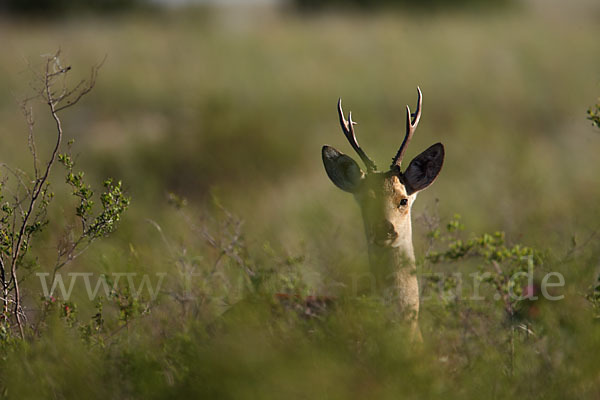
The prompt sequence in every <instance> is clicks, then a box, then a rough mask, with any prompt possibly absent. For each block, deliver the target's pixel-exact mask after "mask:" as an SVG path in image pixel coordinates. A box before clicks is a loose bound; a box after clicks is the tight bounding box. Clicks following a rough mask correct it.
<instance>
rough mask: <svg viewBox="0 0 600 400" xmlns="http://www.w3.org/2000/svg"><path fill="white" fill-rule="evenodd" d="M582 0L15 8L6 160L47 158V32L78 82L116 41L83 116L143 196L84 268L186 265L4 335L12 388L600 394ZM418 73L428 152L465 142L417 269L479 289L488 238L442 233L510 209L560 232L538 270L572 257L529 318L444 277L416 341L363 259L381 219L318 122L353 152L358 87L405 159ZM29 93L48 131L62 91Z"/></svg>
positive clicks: (36, 258) (588, 26) (244, 393)
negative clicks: (336, 161)
mask: <svg viewBox="0 0 600 400" xmlns="http://www.w3.org/2000/svg"><path fill="white" fill-rule="evenodd" d="M571 3H572V4H569V6H566V5H563V4H562V3H561V2H558V1H556V2H548V3H543V4H542V2H528V3H525V4H523V5H521V6H517V7H514V8H511V9H507V10H502V11H495V12H494V13H483V12H481V13H468V12H464V13H461V12H455V13H450V14H446V13H434V14H426V13H419V14H417V15H410V14H402V13H375V14H370V15H361V14H356V13H342V14H339V15H334V14H333V13H327V14H325V15H308V16H306V15H305V16H298V15H294V14H292V13H288V12H280V11H276V10H272V9H269V8H265V9H262V8H255V9H249V10H247V9H244V10H237V9H231V8H229V9H225V10H212V9H208V8H203V9H199V10H191V11H181V10H180V11H177V10H174V11H169V12H167V13H166V14H160V15H157V14H152V13H151V14H134V15H121V16H116V17H112V18H110V19H108V18H105V19H99V18H92V17H72V18H69V19H62V20H60V19H59V20H52V21H46V20H13V19H9V18H8V17H5V18H4V19H3V20H1V21H0V39H1V41H2V44H3V45H2V47H3V51H2V57H0V92H1V94H2V95H1V96H0V120H1V121H2V123H0V161H1V162H3V163H6V164H8V165H11V166H14V167H18V168H21V169H24V170H27V171H29V168H30V165H31V163H30V155H29V153H28V150H27V125H26V123H25V119H24V117H23V115H22V114H21V112H20V109H19V106H18V104H17V103H18V100H19V99H21V98H24V97H26V96H27V95H28V94H29V93H30V90H29V89H28V88H29V82H30V81H31V80H32V72H31V71H39V70H40V68H41V66H42V64H43V59H42V58H41V57H40V55H44V54H49V53H53V52H55V51H56V50H57V49H58V48H60V49H61V57H62V58H61V60H63V62H64V63H65V64H69V65H71V66H72V67H73V70H72V75H73V81H74V82H76V81H77V78H78V77H85V76H87V74H88V72H89V68H90V67H91V66H92V65H94V64H95V63H98V62H100V61H101V60H102V59H103V58H104V57H105V56H106V60H105V62H104V65H103V66H102V68H101V70H100V74H99V78H98V81H97V84H96V87H95V88H94V89H93V91H92V92H91V93H90V94H89V95H87V96H86V97H85V98H84V99H83V100H82V101H81V102H80V103H79V104H77V105H76V106H75V107H73V108H71V109H68V110H65V112H64V114H63V123H64V127H65V135H66V136H67V137H68V138H74V139H75V143H74V145H73V149H72V152H73V155H74V156H76V159H77V167H76V168H77V169H78V170H83V171H85V172H86V177H87V180H88V182H89V183H90V184H92V187H93V188H94V189H97V190H99V189H100V188H101V183H102V180H103V179H104V178H105V177H109V176H110V177H114V178H115V179H120V180H122V181H123V184H124V187H125V188H126V190H127V193H128V194H129V195H130V196H131V206H130V208H129V210H127V212H126V213H125V215H124V217H123V219H122V221H121V222H120V225H119V229H118V230H117V232H115V234H113V235H111V236H110V237H108V238H106V239H103V240H102V241H99V242H97V243H94V245H93V246H91V247H90V249H89V250H88V251H87V252H86V253H85V254H84V255H82V256H81V257H80V258H78V259H77V260H75V261H74V262H73V263H72V264H70V265H69V266H68V267H67V268H66V269H64V270H62V271H61V272H62V273H63V276H64V279H65V280H66V279H67V274H68V273H69V272H71V273H73V272H81V273H93V274H94V275H93V276H92V279H93V280H94V282H95V279H97V278H98V277H99V276H100V274H106V275H108V276H113V277H114V274H123V273H136V274H138V275H136V276H135V279H138V278H140V277H141V276H142V275H143V274H148V276H149V277H150V278H151V281H152V283H153V284H154V283H156V282H158V279H159V277H160V276H163V275H157V274H165V275H164V280H163V281H162V286H161V291H160V294H159V295H158V296H157V297H156V299H154V300H152V299H150V297H151V296H148V295H144V296H142V297H141V298H139V299H132V298H131V297H127V296H125V297H121V298H113V299H104V300H103V302H104V304H103V307H104V308H103V310H102V316H101V319H102V320H103V322H102V324H94V321H95V320H94V319H93V316H94V315H96V313H97V312H98V310H97V308H96V307H97V305H98V304H97V303H98V302H97V301H90V300H89V299H88V296H87V295H86V289H85V286H84V284H83V281H81V280H80V281H79V282H78V283H76V284H75V285H74V289H73V296H72V298H71V299H70V302H69V303H68V307H70V310H71V311H65V304H66V303H63V302H62V300H64V299H61V298H60V297H61V296H60V295H58V296H57V297H59V299H58V300H57V303H56V304H54V303H53V304H54V305H50V309H51V312H49V313H48V316H47V318H46V319H45V320H44V323H43V324H41V325H39V326H41V328H39V329H38V330H36V331H35V334H34V333H30V336H31V337H30V339H28V340H27V341H25V342H20V341H17V342H16V343H12V341H11V342H10V343H9V342H8V341H7V342H6V343H5V342H2V346H3V348H2V352H0V354H1V355H2V358H1V359H0V360H1V361H0V368H1V370H2V372H1V373H0V388H2V389H3V390H2V393H3V396H5V397H6V398H14V399H26V398H42V397H44V398H57V399H62V398H82V397H85V398H145V399H147V398H184V397H185V398H231V399H240V398H286V397H287V398H323V399H335V398H339V399H348V398H357V399H358V398H436V397H441V396H444V398H447V399H453V398H456V399H465V398H481V397H486V398H488V397H489V398H494V399H502V398H511V399H512V398H515V397H526V398H544V399H552V398H557V399H563V398H597V397H598V396H599V395H600V366H599V364H598V361H597V356H596V354H598V351H599V350H600V326H599V325H598V323H597V318H598V316H599V313H600V311H599V309H598V308H594V303H593V302H590V301H588V300H586V295H587V294H589V293H591V291H590V290H591V289H590V288H591V287H592V286H593V285H594V283H595V282H596V279H597V276H598V272H599V271H598V268H599V260H600V245H599V242H598V237H600V236H598V235H596V232H597V231H598V229H600V208H599V207H598V204H599V203H600V185H599V184H598V183H599V178H598V171H599V170H600V158H599V157H598V150H599V149H600V130H598V129H597V128H595V127H593V126H592V124H591V123H590V122H589V121H587V120H586V110H587V109H588V107H589V106H590V105H592V104H595V103H596V102H597V98H598V96H600V52H598V37H600V25H598V23H597V21H598V17H600V7H598V5H597V4H595V3H594V2H593V1H585V0H580V1H573V2H571ZM417 86H420V88H421V89H422V91H423V96H424V105H423V117H422V120H421V123H420V126H419V130H418V132H417V133H416V135H415V138H414V140H413V141H412V142H411V147H410V148H409V150H408V155H407V158H409V159H410V158H412V157H413V156H414V155H416V154H418V153H419V152H421V151H422V150H424V149H425V148H426V147H428V146H429V145H430V144H433V143H435V142H438V141H441V142H443V143H444V144H445V146H446V161H445V165H444V168H443V170H442V173H441V175H440V177H439V179H438V180H437V181H436V183H435V184H434V185H433V186H432V187H431V188H429V189H428V190H426V191H425V192H424V193H422V194H420V196H419V200H418V202H417V204H416V206H415V208H414V209H413V220H414V230H415V232H414V237H415V250H416V254H417V259H418V262H419V268H420V271H423V272H432V271H434V272H439V273H442V274H445V276H450V275H451V274H452V273H460V274H463V276H464V277H465V282H464V284H465V286H467V288H466V289H465V291H466V293H470V292H469V290H470V289H468V286H469V281H468V279H470V278H466V277H467V276H468V274H469V273H471V272H473V271H476V270H477V269H478V267H483V268H486V262H485V259H484V258H481V257H479V258H478V257H472V258H468V259H459V260H457V261H454V262H452V261H446V262H443V263H440V264H435V263H431V262H430V261H429V260H428V259H426V258H425V254H426V252H427V251H430V250H431V248H432V246H433V248H435V249H438V250H440V249H441V250H443V249H445V248H447V247H448V245H449V243H450V241H451V240H456V239H457V238H469V237H473V236H476V235H481V234H483V233H485V232H490V233H491V232H495V231H504V232H506V239H507V242H508V243H510V244H521V245H523V246H530V247H532V248H535V249H537V250H538V251H539V253H540V254H541V257H540V260H541V261H540V262H539V263H538V264H537V265H536V279H539V278H540V277H541V276H543V275H544V274H545V273H548V272H559V273H561V274H562V275H563V276H564V280H565V285H564V287H562V288H556V293H555V294H560V295H564V299H562V300H560V301H540V302H539V303H536V305H535V310H536V311H535V313H533V314H532V313H529V314H528V313H527V312H526V310H527V308H526V307H527V305H522V307H523V309H522V312H521V313H520V314H519V315H517V316H515V317H514V318H512V319H510V320H507V318H506V315H505V313H504V312H503V309H502V304H500V302H498V301H494V300H493V299H492V296H491V294H492V293H493V290H492V289H491V288H490V287H486V288H484V289H483V290H484V292H485V293H487V294H488V295H487V296H485V297H486V300H484V301H469V300H468V299H449V298H447V297H444V296H440V295H439V294H440V293H438V292H436V290H435V289H431V288H430V289H429V290H430V292H431V293H432V296H431V298H430V299H429V300H424V301H423V303H422V310H423V311H422V314H421V317H420V320H421V327H422V331H423V337H424V343H423V345H420V346H415V345H412V344H410V343H409V342H408V341H407V340H406V334H405V332H404V331H403V328H402V326H396V325H395V324H393V323H392V322H390V319H389V318H388V315H387V311H386V309H385V307H383V306H382V305H381V304H379V302H378V301H377V299H376V296H375V297H373V296H369V295H368V294H367V295H365V294H364V293H358V294H357V293H356V291H353V290H352V283H351V279H352V276H356V274H358V273H364V272H365V271H367V268H368V267H367V256H366V244H365V239H364V233H363V227H362V220H361V218H360V213H359V210H358V207H357V206H356V204H355V203H354V201H353V200H352V198H351V196H349V195H348V194H346V193H343V192H342V191H340V190H338V189H337V188H335V187H334V186H333V185H332V184H331V183H330V181H329V180H328V179H327V176H326V174H325V171H324V169H323V166H322V162H321V156H320V148H321V146H322V145H323V144H330V145H333V146H335V147H336V148H338V149H340V150H342V151H344V152H346V153H348V154H351V149H350V147H349V146H348V144H347V143H346V142H345V139H344V137H343V135H341V132H340V129H339V125H338V121H337V116H336V110H335V105H336V101H337V99H338V97H342V98H343V100H344V107H345V109H346V110H352V111H353V116H354V117H355V119H356V120H357V121H358V122H359V125H357V127H356V129H357V133H358V136H359V140H360V143H361V145H362V146H363V147H364V148H365V149H366V150H367V152H368V153H369V154H370V155H371V157H373V158H374V159H375V161H376V162H377V164H378V165H380V166H384V165H386V163H387V162H389V160H391V157H392V156H393V155H394V154H395V152H396V150H397V148H398V146H399V144H400V141H401V139H402V136H403V133H404V106H405V104H407V103H408V104H410V105H411V107H413V106H414V102H415V100H416V87H417ZM34 115H35V117H36V126H35V127H36V132H37V138H38V146H39V153H40V154H48V151H49V149H50V146H51V143H52V138H53V135H54V130H53V129H54V128H53V125H52V121H51V119H50V117H49V114H48V113H47V111H45V108H44V105H43V104H39V105H38V106H37V107H36V108H35V112H34ZM63 172H64V169H62V167H61V166H57V167H56V169H55V170H54V175H53V178H52V183H53V190H54V192H55V193H56V198H55V199H54V201H53V203H52V205H51V207H50V210H49V220H50V223H49V225H48V226H47V227H46V228H45V230H44V231H43V232H42V234H41V235H40V236H39V237H38V238H37V239H36V240H37V241H36V242H35V244H34V245H32V253H31V254H30V257H29V258H30V259H31V260H30V264H31V265H32V266H31V267H30V268H29V269H27V270H25V271H24V276H25V278H24V279H25V280H24V282H23V286H24V289H23V290H24V294H23V298H24V302H25V305H26V307H27V310H28V312H29V316H30V320H31V323H32V325H35V322H36V321H37V320H38V319H39V315H40V313H39V309H40V307H42V304H43V301H41V300H39V299H40V297H41V296H42V295H43V293H42V288H41V285H40V280H39V278H38V276H36V275H35V274H36V273H37V272H50V269H51V266H52V265H53V263H54V258H55V257H56V246H57V243H58V242H59V241H60V237H61V234H62V232H63V231H64V229H65V228H64V227H65V226H67V225H69V224H72V223H74V217H73V212H72V210H73V209H74V207H75V202H74V201H73V200H72V199H70V198H69V193H70V189H69V188H68V187H67V186H66V185H65V183H64V173H63ZM5 176H6V173H5V171H4V170H3V171H1V172H0V177H5ZM180 199H185V203H186V204H187V205H186V206H185V207H179V206H181V203H182V202H181V201H179V200H180ZM178 205H179V206H178ZM455 214H460V215H461V216H462V217H461V219H460V221H461V223H462V224H464V225H465V227H466V228H465V229H464V231H462V232H460V233H458V236H456V233H455V232H452V233H451V234H450V237H451V238H449V239H447V240H445V241H444V240H442V239H440V240H437V241H435V242H433V243H432V241H431V235H430V236H428V235H427V233H428V232H429V231H430V230H431V229H432V225H431V223H432V221H435V220H437V219H439V221H440V222H439V225H440V227H441V231H444V230H445V226H446V223H447V222H448V221H449V220H451V219H452V218H454V217H453V216H454V215H455ZM599 235H600V234H599ZM192 272H193V273H194V274H196V275H194V276H193V279H191V278H190V273H192ZM111 274H112V275H111ZM124 279H125V278H124ZM422 282H424V279H422ZM424 286H427V285H425V283H424ZM125 290H126V289H125ZM444 290H445V291H444V293H447V291H450V292H452V290H456V287H455V286H453V284H452V283H447V284H446V286H445V288H444ZM278 292H286V293H299V294H301V295H309V294H311V295H314V294H317V295H331V296H336V298H337V301H336V306H335V307H333V308H332V309H331V310H329V311H330V312H329V313H328V314H327V315H326V316H324V317H322V318H317V319H310V320H306V319H303V318H299V317H297V316H296V315H295V314H294V313H293V312H285V311H284V310H282V309H281V308H280V307H278V306H277V304H276V302H275V301H274V297H273V296H274V294H275V293H278ZM144 293H145V292H144ZM442 294H443V293H442ZM467 297H468V296H467ZM74 307H76V312H75V311H73V308H74ZM523 310H525V311H523ZM86 327H87V328H86ZM88 328H89V329H88ZM86 329H88V330H86ZM32 332H33V330H32ZM82 337H83V339H82ZM11 343H12V344H11Z"/></svg>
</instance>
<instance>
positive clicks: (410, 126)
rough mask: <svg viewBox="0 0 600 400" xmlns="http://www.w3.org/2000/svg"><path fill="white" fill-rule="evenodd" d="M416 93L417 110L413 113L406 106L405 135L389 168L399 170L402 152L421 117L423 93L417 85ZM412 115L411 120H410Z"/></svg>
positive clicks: (404, 150)
mask: <svg viewBox="0 0 600 400" xmlns="http://www.w3.org/2000/svg"><path fill="white" fill-rule="evenodd" d="M417 93H418V95H419V97H418V99H417V111H415V113H414V114H411V113H410V107H409V106H408V105H407V106H406V135H405V136H404V140H403V141H402V145H401V146H400V149H398V153H397V154H396V157H394V159H393V161H392V165H391V167H390V169H394V168H398V170H399V171H400V164H401V163H402V157H404V153H405V152H406V148H407V147H408V143H409V142H410V139H412V136H413V134H414V133H415V130H416V129H417V126H418V125H419V120H420V119H421V104H423V94H422V93H421V88H419V87H418V86H417ZM411 117H412V121H411Z"/></svg>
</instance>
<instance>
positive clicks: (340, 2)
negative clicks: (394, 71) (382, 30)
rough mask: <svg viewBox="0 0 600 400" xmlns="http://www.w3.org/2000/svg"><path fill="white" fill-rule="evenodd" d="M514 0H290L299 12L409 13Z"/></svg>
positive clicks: (505, 3) (496, 4) (497, 4)
mask: <svg viewBox="0 0 600 400" xmlns="http://www.w3.org/2000/svg"><path fill="white" fill-rule="evenodd" d="M514 2H515V0H452V1H448V0H420V1H414V0H292V3H293V4H294V5H295V6H296V7H298V8H299V9H301V10H313V11H316V10H323V9H332V8H335V9H345V10H347V9H348V8H350V9H352V8H358V9H360V10H377V9H382V8H383V9H389V8H401V9H406V10H411V11H425V10H427V11H432V10H436V9H437V10H439V9H451V10H452V9H473V8H476V9H485V8H497V7H505V6H508V5H511V4H513V3H514Z"/></svg>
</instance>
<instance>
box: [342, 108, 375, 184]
mask: <svg viewBox="0 0 600 400" xmlns="http://www.w3.org/2000/svg"><path fill="white" fill-rule="evenodd" d="M337 106H338V115H339V117H340V125H341V126H342V131H343V132H344V136H346V139H348V142H350V145H351V146H352V148H353V149H354V151H356V153H357V154H358V155H359V157H360V159H361V160H362V161H363V163H365V166H366V167H367V171H368V172H373V171H376V170H377V166H375V163H374V162H373V160H371V159H370V158H369V156H367V155H366V154H365V152H364V151H363V149H361V148H360V146H359V145H358V141H357V140H356V134H355V133H354V125H356V122H354V121H352V111H350V112H349V113H348V121H346V118H344V111H343V110H342V99H341V98H340V99H339V100H338V104H337Z"/></svg>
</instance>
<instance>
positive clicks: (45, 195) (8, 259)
mask: <svg viewBox="0 0 600 400" xmlns="http://www.w3.org/2000/svg"><path fill="white" fill-rule="evenodd" d="M59 56H60V52H57V53H56V54H54V55H49V56H46V60H45V63H44V65H43V69H42V71H41V73H40V74H36V75H35V80H34V82H32V87H34V88H35V93H34V94H33V96H31V97H29V98H27V99H25V100H24V101H23V102H22V104H21V106H22V110H23V112H24V114H25V117H26V119H27V125H28V128H29V132H28V144H29V151H30V153H31V158H32V165H33V171H32V172H31V173H28V172H26V171H25V170H22V169H20V168H13V167H11V166H8V165H6V164H4V163H2V164H0V167H2V169H3V170H4V171H5V172H6V173H7V175H6V176H0V204H1V208H0V285H1V288H2V293H1V302H2V314H1V316H0V332H2V339H3V341H4V342H6V341H8V339H9V337H10V335H11V334H12V333H13V332H14V330H15V329H16V330H17V331H18V333H19V335H20V337H21V338H23V339H24V338H25V336H26V328H27V326H26V325H27V321H29V316H28V315H27V313H26V312H25V309H24V307H23V293H22V292H21V290H20V283H21V280H22V279H23V276H24V275H26V274H27V272H28V270H29V271H30V270H31V269H32V265H35V264H36V260H35V259H33V260H32V259H29V258H28V256H29V255H30V253H31V249H32V246H33V245H34V244H35V242H34V239H35V238H36V237H37V236H39V234H40V233H41V232H42V230H43V229H44V227H45V226H47V225H48V223H49V221H48V208H49V206H50V203H51V201H52V199H53V198H54V193H53V192H52V191H51V186H50V177H51V174H52V172H53V169H54V165H55V164H56V162H60V163H62V164H63V165H64V166H65V168H66V170H67V174H66V182H67V184H68V185H70V186H71V187H72V189H73V192H72V194H73V196H75V197H76V198H77V200H78V203H79V204H78V205H77V206H76V207H75V218H76V219H78V224H77V226H78V228H76V227H75V226H71V225H69V226H67V227H65V233H64V234H63V236H62V237H61V239H60V240H59V241H58V245H57V256H56V261H55V264H54V266H53V267H52V271H51V282H50V283H51V287H54V280H55V277H56V274H57V272H58V271H59V270H60V269H61V268H63V267H64V266H66V265H67V264H69V263H71V262H72V261H73V260H74V259H76V258H77V257H79V256H80V255H81V254H82V253H83V252H84V251H85V250H86V249H87V248H88V246H89V245H90V244H91V243H92V242H94V241H95V240H97V239H99V238H102V237H105V236H107V235H109V234H110V233H112V232H113V231H114V230H115V229H116V225H117V223H118V222H119V220H120V218H121V215H122V214H123V212H125V210H126V209H127V208H128V206H129V198H128V197H127V196H126V195H125V194H124V193H123V190H122V185H121V182H114V181H113V180H111V179H108V180H106V181H105V182H104V189H105V191H104V193H102V194H101V195H100V196H99V197H100V202H101V210H99V211H96V210H95V209H94V197H95V193H94V191H93V190H92V188H91V186H90V185H88V184H87V183H86V182H85V180H84V174H83V172H75V171H74V168H75V163H74V161H73V159H72V157H71V156H70V155H69V154H68V153H60V151H61V149H62V144H63V140H64V131H63V125H62V120H61V115H62V112H63V111H64V110H66V109H68V108H71V107H72V106H74V105H76V104H77V103H78V102H79V101H80V100H81V99H82V98H83V97H84V96H85V95H86V94H88V93H89V92H90V91H91V90H92V89H93V87H94V85H95V83H96V76H97V73H98V69H99V68H100V65H98V66H94V67H93V68H92V72H91V75H90V78H89V79H88V80H87V81H86V80H83V81H80V82H79V83H78V84H76V85H75V86H73V87H70V86H69V85H68V80H67V77H68V74H69V71H71V67H70V66H63V65H62V64H61V61H60V57H59ZM36 100H39V101H41V102H42V103H43V104H45V105H46V106H47V107H48V112H49V114H50V116H51V118H52V120H53V121H54V123H55V127H56V130H55V133H54V134H55V136H54V141H53V147H52V151H51V153H50V154H49V155H48V156H47V160H46V161H42V158H41V157H42V155H41V154H39V153H38V149H37V146H36V137H35V121H34V119H33V106H32V102H34V101H36ZM71 145H72V141H70V142H69V147H70V146H71ZM9 178H12V180H11V179H9ZM69 309H71V310H72V309H74V307H73V305H65V306H64V308H63V310H64V311H65V312H66V313H67V315H70V313H69V312H68V310H69Z"/></svg>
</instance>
